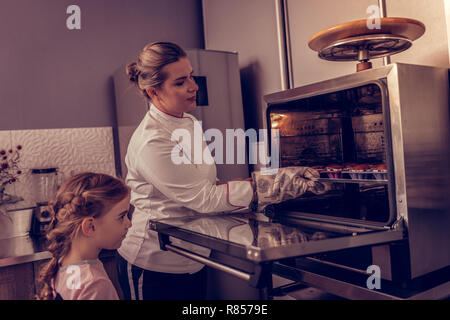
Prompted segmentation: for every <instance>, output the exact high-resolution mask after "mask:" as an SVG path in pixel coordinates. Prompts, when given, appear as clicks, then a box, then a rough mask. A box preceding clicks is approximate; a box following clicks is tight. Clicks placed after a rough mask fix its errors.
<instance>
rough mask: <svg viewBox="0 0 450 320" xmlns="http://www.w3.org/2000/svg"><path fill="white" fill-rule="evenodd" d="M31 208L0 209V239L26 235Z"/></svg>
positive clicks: (28, 228) (28, 229) (29, 224)
mask: <svg viewBox="0 0 450 320" xmlns="http://www.w3.org/2000/svg"><path fill="white" fill-rule="evenodd" d="M32 215H33V209H32V208H31V209H23V210H11V211H5V210H3V211H0V240H1V239H9V238H14V237H22V236H28V235H29V233H30V227H31V218H32Z"/></svg>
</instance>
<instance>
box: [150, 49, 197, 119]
mask: <svg viewBox="0 0 450 320" xmlns="http://www.w3.org/2000/svg"><path fill="white" fill-rule="evenodd" d="M162 72H164V73H165V75H166V80H165V81H164V82H163V83H162V85H161V86H159V87H157V88H150V89H148V90H147V92H148V93H149V95H150V97H151V98H152V102H153V103H154V104H155V105H156V107H158V108H159V109H161V110H162V111H164V112H166V113H169V114H171V115H174V116H182V115H183V112H188V111H191V110H193V109H194V108H195V106H196V93H197V90H198V86H197V84H196V83H195V81H194V78H193V77H192V72H193V71H192V66H191V62H190V61H189V59H188V58H186V57H184V58H180V59H179V60H178V61H176V62H173V63H170V64H168V65H166V66H164V68H163V69H162Z"/></svg>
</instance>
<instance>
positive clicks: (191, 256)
mask: <svg viewBox="0 0 450 320" xmlns="http://www.w3.org/2000/svg"><path fill="white" fill-rule="evenodd" d="M164 247H165V249H166V250H168V251H172V252H174V253H177V254H179V255H181V256H183V257H186V258H188V259H191V260H194V261H197V262H199V263H201V264H204V265H205V266H208V267H211V268H214V269H217V270H220V271H223V272H225V273H227V274H230V275H232V276H235V277H237V278H239V279H242V280H244V281H247V282H249V281H250V280H251V278H252V274H250V273H246V272H243V271H240V270H238V269H235V268H231V267H228V266H226V265H224V264H220V263H217V262H215V261H213V260H211V259H209V258H206V257H204V256H201V255H199V254H196V253H194V252H191V251H189V250H186V249H183V248H180V247H177V246H174V245H172V244H165V245H164Z"/></svg>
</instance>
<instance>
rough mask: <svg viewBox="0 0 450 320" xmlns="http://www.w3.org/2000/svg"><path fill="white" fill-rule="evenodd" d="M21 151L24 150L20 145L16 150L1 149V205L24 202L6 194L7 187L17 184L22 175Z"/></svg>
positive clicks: (19, 198)
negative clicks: (20, 164) (20, 165)
mask: <svg viewBox="0 0 450 320" xmlns="http://www.w3.org/2000/svg"><path fill="white" fill-rule="evenodd" d="M20 150H22V146H20V145H18V146H17V147H16V148H15V149H9V150H4V149H0V204H5V203H14V202H18V201H21V200H23V198H21V197H17V196H14V195H9V194H7V193H6V192H5V187H6V185H8V184H12V183H14V182H16V181H17V180H18V178H19V176H20V175H21V174H22V170H20V168H19V161H20Z"/></svg>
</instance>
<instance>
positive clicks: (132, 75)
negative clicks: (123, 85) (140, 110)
mask: <svg viewBox="0 0 450 320" xmlns="http://www.w3.org/2000/svg"><path fill="white" fill-rule="evenodd" d="M183 57H186V52H185V51H184V50H183V49H182V48H181V47H180V46H178V45H176V44H175V43H171V42H152V43H149V44H147V45H146V46H145V47H144V49H142V51H141V52H140V54H139V57H138V59H137V61H135V62H131V63H130V64H128V65H127V67H126V73H127V75H128V79H130V81H131V82H133V83H135V84H136V87H137V88H138V89H139V91H140V92H141V94H142V95H143V96H144V97H145V98H146V99H147V100H149V101H151V99H150V96H149V95H148V94H147V91H146V89H147V88H151V87H158V86H160V85H161V84H162V83H163V82H164V80H166V76H167V75H166V74H164V72H162V69H163V68H164V67H165V66H166V65H168V64H170V63H173V62H176V61H178V60H179V59H180V58H183Z"/></svg>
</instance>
